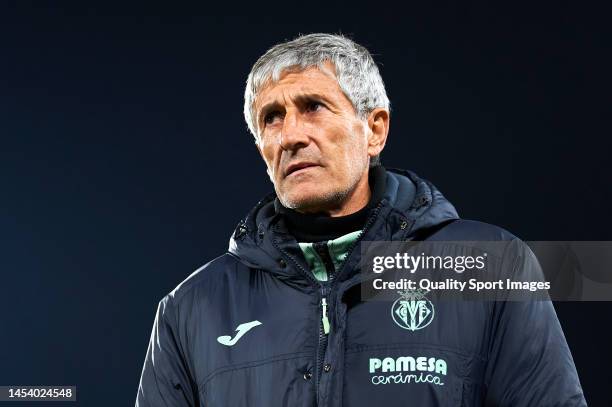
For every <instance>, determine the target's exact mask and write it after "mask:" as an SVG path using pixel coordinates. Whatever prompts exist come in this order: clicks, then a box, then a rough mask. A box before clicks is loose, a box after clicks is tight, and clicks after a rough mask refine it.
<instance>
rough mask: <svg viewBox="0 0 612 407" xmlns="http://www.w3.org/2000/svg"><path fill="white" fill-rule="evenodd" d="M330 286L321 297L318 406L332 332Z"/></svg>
mask: <svg viewBox="0 0 612 407" xmlns="http://www.w3.org/2000/svg"><path fill="white" fill-rule="evenodd" d="M329 291H330V290H329V286H327V285H326V286H323V287H322V288H321V290H320V295H321V301H320V303H321V321H320V323H319V343H318V346H317V365H316V369H315V380H316V381H315V397H316V401H317V405H318V404H319V385H320V382H321V375H322V374H323V363H324V362H325V352H326V351H327V339H328V335H329V331H330V325H329V318H328V308H327V307H328V305H329V304H328V302H327V300H328V297H327V296H328V295H329Z"/></svg>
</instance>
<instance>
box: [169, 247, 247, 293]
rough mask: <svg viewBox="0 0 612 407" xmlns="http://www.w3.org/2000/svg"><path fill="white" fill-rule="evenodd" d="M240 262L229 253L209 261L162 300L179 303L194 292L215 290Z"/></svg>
mask: <svg viewBox="0 0 612 407" xmlns="http://www.w3.org/2000/svg"><path fill="white" fill-rule="evenodd" d="M238 264H239V262H238V261H237V260H236V258H235V257H234V256H232V255H231V254H229V253H225V254H222V255H221V256H219V257H217V258H215V259H213V260H211V261H209V262H208V263H206V264H204V265H203V266H201V267H199V268H197V269H196V270H195V271H194V272H193V273H191V274H190V275H189V276H188V277H187V278H185V279H184V280H183V281H181V282H180V283H179V284H178V285H177V286H176V287H175V288H174V289H173V290H172V291H170V292H169V293H168V294H167V295H166V296H165V297H164V298H163V299H162V301H169V300H170V301H172V302H174V303H179V302H181V301H182V300H183V298H184V297H186V296H193V294H194V292H198V293H201V292H202V291H214V290H216V289H217V288H218V287H219V285H220V284H222V282H223V280H224V276H225V275H227V273H228V272H230V271H234V270H236V269H237V267H238Z"/></svg>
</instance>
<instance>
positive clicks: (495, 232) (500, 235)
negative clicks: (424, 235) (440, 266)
mask: <svg viewBox="0 0 612 407" xmlns="http://www.w3.org/2000/svg"><path fill="white" fill-rule="evenodd" d="M517 239H518V237H516V236H515V235H514V234H512V233H510V232H509V231H508V230H506V229H504V228H502V227H500V226H496V225H492V224H490V223H486V222H480V221H476V220H469V219H457V220H455V221H453V222H450V223H448V224H447V225H446V226H444V227H443V228H441V229H439V230H437V231H436V232H435V233H434V234H433V235H432V236H431V240H448V241H460V240H472V241H505V240H517Z"/></svg>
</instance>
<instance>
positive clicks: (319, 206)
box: [279, 185, 341, 213]
mask: <svg viewBox="0 0 612 407" xmlns="http://www.w3.org/2000/svg"><path fill="white" fill-rule="evenodd" d="M279 199H280V201H281V203H282V204H283V206H285V207H286V208H289V209H293V210H295V211H298V212H303V213H317V212H323V211H325V210H327V209H328V208H330V207H333V206H335V205H337V203H338V202H337V201H338V200H339V199H341V197H340V194H335V193H333V192H331V191H329V192H328V193H322V191H321V189H320V185H319V190H318V191H317V192H316V193H308V191H307V190H305V188H300V190H299V191H296V193H294V194H284V196H283V197H282V198H281V197H279Z"/></svg>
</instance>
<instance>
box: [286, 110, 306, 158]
mask: <svg viewBox="0 0 612 407" xmlns="http://www.w3.org/2000/svg"><path fill="white" fill-rule="evenodd" d="M308 128H309V126H308V124H307V123H306V122H305V121H304V120H303V119H302V118H301V117H300V114H299V112H286V113H285V118H284V120H283V127H282V129H281V134H280V145H281V148H282V149H283V150H296V149H299V148H302V147H305V146H307V145H308V143H309V141H310V137H309V135H308V134H309V132H308Z"/></svg>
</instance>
